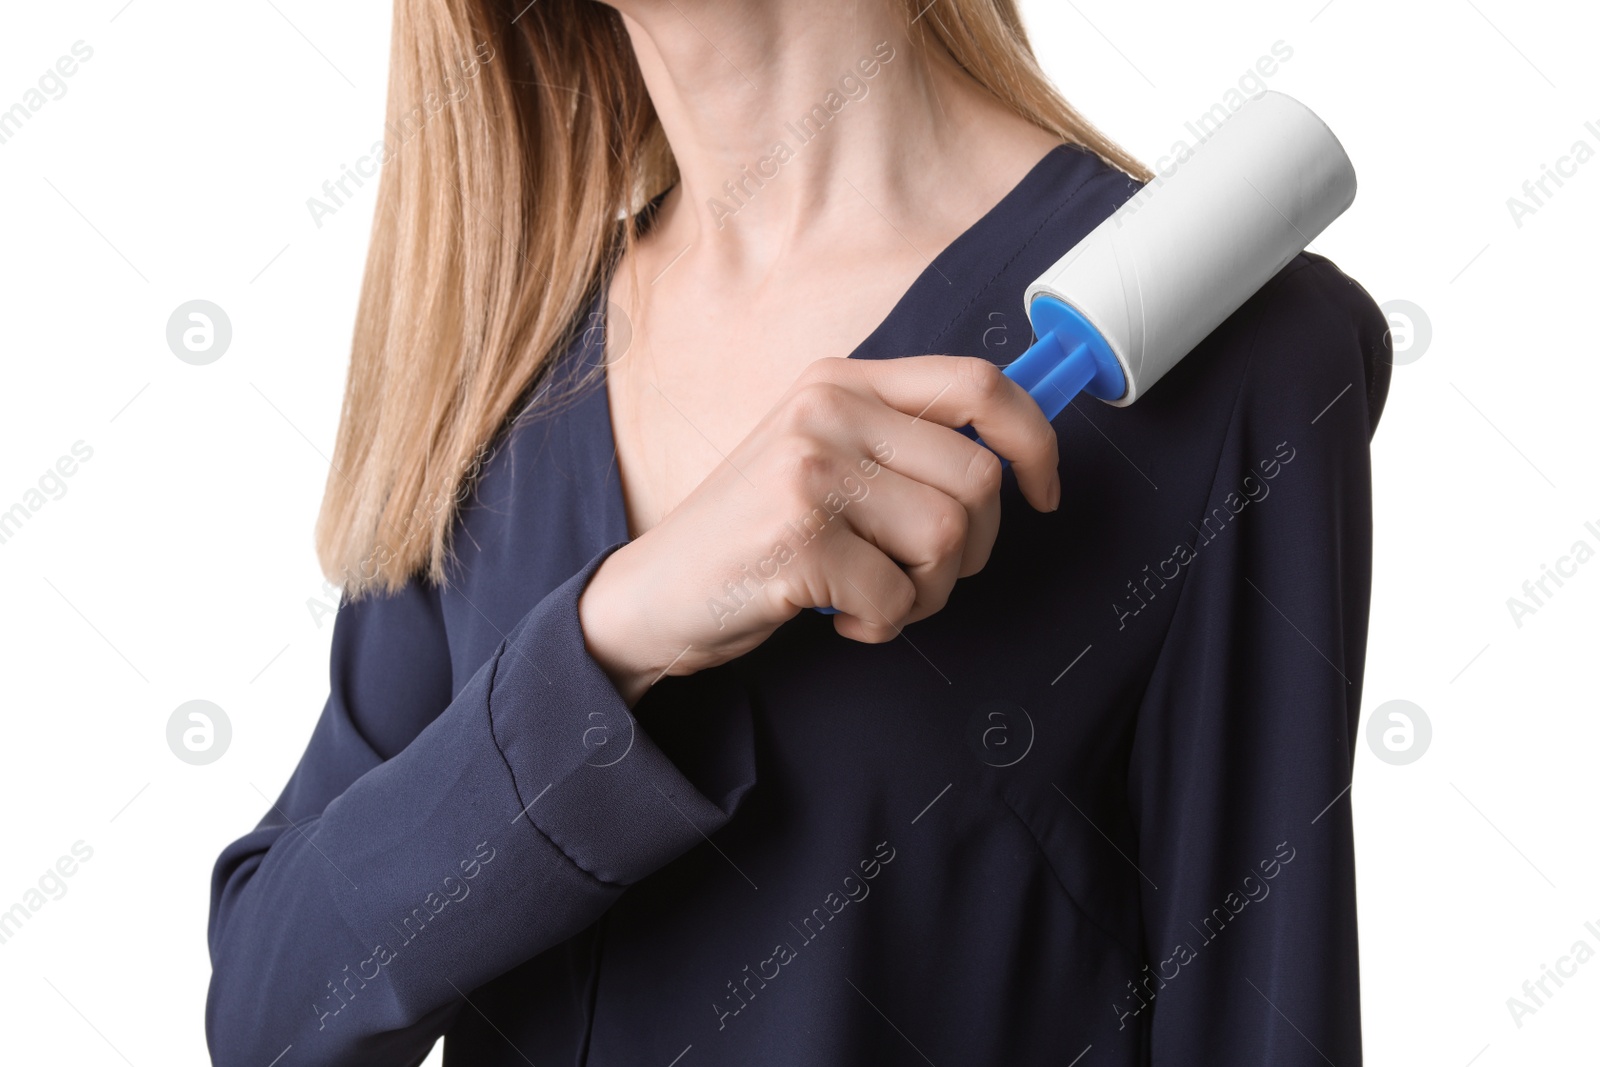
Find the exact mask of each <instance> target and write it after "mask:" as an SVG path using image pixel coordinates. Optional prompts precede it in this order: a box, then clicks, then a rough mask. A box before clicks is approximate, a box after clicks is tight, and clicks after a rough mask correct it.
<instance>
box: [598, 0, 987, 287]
mask: <svg viewBox="0 0 1600 1067" xmlns="http://www.w3.org/2000/svg"><path fill="white" fill-rule="evenodd" d="M617 6H619V7H622V8H623V9H624V20H625V24H626V26H627V28H628V32H629V35H630V37H631V39H632V42H633V47H634V51H635V53H636V55H637V56H638V61H639V65H640V68H641V70H642V72H643V74H644V79H645V83H646V86H647V87H648V89H649V92H650V97H651V100H652V101H653V103H654V104H655V108H656V112H657V114H658V115H659V116H660V119H661V124H662V127H663V130H664V131H665V133H666V136H667V140H668V142H669V143H670V144H671V146H672V150H673V154H674V156H675V157H676V159H677V162H678V168H679V172H680V174H681V182H680V184H679V185H678V187H677V188H676V189H674V190H673V192H672V193H671V195H670V196H669V197H668V200H667V203H666V205H665V206H664V209H663V225H670V226H672V228H673V229H674V230H676V231H677V233H678V234H679V235H680V236H681V237H683V238H686V239H688V240H691V241H693V242H695V243H696V244H697V245H699V246H700V247H701V248H702V249H705V250H706V251H712V252H719V253H720V254H721V255H723V256H725V257H728V258H730V259H734V260H739V261H744V262H750V261H767V262H771V261H772V260H773V259H775V258H776V257H777V256H778V255H779V254H780V253H781V252H783V251H784V250H786V249H789V248H792V247H793V246H795V245H796V244H797V243H800V242H802V241H803V240H804V238H805V236H806V235H807V234H809V233H814V232H817V231H819V230H820V231H826V229H827V223H828V220H829V219H830V218H833V217H835V216H839V215H840V214H841V212H840V211H838V210H836V209H837V208H840V207H844V208H846V210H844V211H843V212H842V214H843V216H844V217H859V214H860V212H861V211H862V210H865V208H864V207H863V205H862V201H865V202H866V205H868V206H870V205H876V204H892V203H893V204H899V203H915V202H918V201H919V200H922V199H925V198H924V197H923V196H922V195H921V194H923V193H924V191H925V186H926V185H927V184H928V183H930V182H933V181H935V180H936V178H937V176H938V175H940V174H944V175H949V174H950V173H951V170H952V168H954V169H955V170H956V171H957V172H962V171H965V170H966V169H967V168H966V165H965V164H963V163H962V162H961V160H960V158H959V156H958V145H959V144H960V143H961V142H962V140H963V137H964V136H965V135H966V134H967V133H968V132H969V131H970V130H971V128H972V127H973V125H974V124H975V123H978V122H981V121H982V120H983V118H984V117H985V116H990V115H992V112H993V109H994V108H997V107H998V106H999V105H998V104H997V103H995V102H994V101H993V100H992V99H990V98H989V97H988V96H987V94H985V93H984V92H983V91H982V90H981V89H980V88H979V87H978V86H977V85H976V83H974V82H972V81H971V79H969V78H967V77H966V76H965V75H964V74H963V73H961V72H960V71H958V70H957V69H956V68H955V66H954V64H953V62H951V60H950V59H949V58H948V57H947V56H946V55H944V53H943V51H942V50H941V49H939V48H937V46H930V47H920V46H915V45H913V44H912V42H911V41H910V40H909V39H908V37H907V34H906V31H905V25H904V18H905V16H904V15H903V13H902V9H901V7H900V5H899V4H898V3H897V2H895V0H877V2H872V0H784V2H782V3H752V2H732V0H639V2H637V3H629V4H626V5H624V4H618V5H617ZM946 180H948V179H946Z"/></svg>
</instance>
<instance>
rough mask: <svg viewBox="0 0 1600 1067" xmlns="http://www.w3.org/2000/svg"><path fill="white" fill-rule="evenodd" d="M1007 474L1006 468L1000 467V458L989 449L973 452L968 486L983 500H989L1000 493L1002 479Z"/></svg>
mask: <svg viewBox="0 0 1600 1067" xmlns="http://www.w3.org/2000/svg"><path fill="white" fill-rule="evenodd" d="M1004 473H1005V468H1003V467H1002V466H1001V465H1000V457H999V456H997V455H995V454H994V453H993V452H991V451H989V450H988V449H987V448H977V449H974V450H973V453H972V459H971V460H970V461H969V462H968V464H967V484H968V485H969V486H971V487H972V491H973V493H974V494H976V495H977V497H978V498H979V499H981V500H988V499H989V498H990V497H993V496H994V495H995V494H997V493H998V492H1000V479H1001V478H1002V477H1003V475H1004Z"/></svg>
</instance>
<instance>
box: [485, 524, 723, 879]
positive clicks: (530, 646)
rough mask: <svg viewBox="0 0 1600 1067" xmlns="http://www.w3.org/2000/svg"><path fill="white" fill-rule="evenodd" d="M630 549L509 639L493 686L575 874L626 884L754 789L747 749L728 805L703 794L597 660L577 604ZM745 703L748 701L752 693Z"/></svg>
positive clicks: (530, 784) (498, 738) (513, 754)
mask: <svg viewBox="0 0 1600 1067" xmlns="http://www.w3.org/2000/svg"><path fill="white" fill-rule="evenodd" d="M623 543H624V542H619V543H617V544H614V545H611V546H609V547H607V548H606V549H604V550H603V551H601V552H600V553H599V554H597V555H596V556H595V557H594V558H593V559H592V560H590V561H589V563H587V564H586V565H585V566H584V567H583V569H582V570H580V571H578V573H576V574H574V575H573V576H572V577H571V578H569V579H568V580H567V581H566V582H565V583H563V584H562V585H560V586H558V587H557V588H555V589H554V590H552V591H551V592H550V593H549V595H547V596H546V597H545V598H544V599H543V600H542V601H540V602H539V604H538V605H537V606H535V607H534V608H533V610H532V611H530V612H529V613H528V614H527V616H525V617H524V618H523V620H522V622H520V623H519V624H518V625H517V627H516V629H515V630H513V631H512V632H511V634H510V636H509V637H508V638H507V639H506V643H505V645H504V647H503V648H502V649H501V652H500V654H499V657H498V659H497V662H496V665H495V669H494V675H493V679H492V681H491V683H490V690H489V715H490V721H491V728H492V729H493V732H494V738H495V742H496V744H498V745H499V747H500V751H501V754H502V755H503V756H504V757H505V760H506V763H507V765H508V766H509V767H510V769H511V774H512V778H513V779H514V781H515V783H516V788H517V792H518V794H519V796H520V797H521V799H522V801H523V803H525V804H526V805H527V808H526V809H525V813H526V816H527V818H528V820H529V822H530V823H532V825H533V826H534V828H536V829H537V830H538V831H539V832H541V833H542V834H544V836H545V837H547V838H548V839H549V840H550V842H551V843H552V844H554V845H555V846H556V848H558V849H560V850H561V852H562V853H563V854H564V855H565V856H566V858H567V859H568V860H569V861H571V862H572V863H573V864H574V865H575V866H576V867H578V868H579V869H581V870H583V871H585V872H586V873H588V874H589V875H590V876H591V877H593V878H594V879H595V880H597V881H599V882H602V883H605V884H607V885H615V886H626V885H631V884H632V883H634V882H637V881H639V880H640V879H642V878H644V877H645V876H646V875H648V874H650V873H651V872H653V871H655V870H658V869H659V868H661V867H663V866H665V865H666V864H667V863H669V862H670V861H671V860H673V859H675V858H677V857H678V856H679V855H681V854H683V853H684V852H686V851H688V850H689V849H690V848H692V847H693V846H695V845H697V844H699V843H700V841H702V840H704V839H705V838H707V837H708V836H709V835H710V834H711V833H713V832H714V831H716V830H717V829H718V828H720V827H721V826H722V825H723V824H725V823H726V822H727V821H728V819H729V818H730V817H731V816H732V814H733V812H734V810H735V809H736V808H737V805H738V801H739V799H740V798H741V797H742V796H743V795H744V793H745V792H747V791H748V789H749V787H750V786H751V785H753V784H754V780H755V774H754V760H753V758H752V757H751V755H750V752H749V749H748V747H746V748H745V750H744V756H745V758H744V759H743V760H742V761H741V763H742V768H741V772H742V773H740V774H738V775H736V778H737V779H738V784H736V785H735V787H734V788H732V789H730V790H729V791H728V793H727V794H726V796H725V797H724V798H723V799H722V802H721V803H720V804H719V803H715V802H713V801H712V800H710V799H708V798H707V797H706V796H705V795H704V794H703V793H701V792H700V790H699V789H697V788H696V787H695V786H694V785H693V784H692V783H691V782H690V781H689V780H688V779H687V778H686V777H685V776H684V775H683V773H682V772H681V771H680V770H679V769H678V768H677V766H676V765H675V764H674V763H673V762H672V761H671V760H670V759H668V758H667V756H666V754H665V753H663V752H662V751H661V749H660V748H659V747H657V745H656V744H655V742H654V741H652V740H651V739H650V737H649V735H648V734H646V733H645V731H644V730H643V728H642V727H640V726H639V725H638V723H637V722H636V720H635V719H634V717H633V715H632V714H631V713H630V712H629V710H628V706H627V704H626V703H624V701H623V700H622V697H621V696H620V695H619V694H618V693H617V690H616V687H615V686H614V685H612V683H611V679H610V677H608V676H607V675H606V673H605V671H604V670H603V669H602V668H601V667H600V665H599V664H598V663H596V662H595V660H594V658H593V657H592V656H590V654H589V650H588V647H587V645H586V644H585V643H584V637H583V628H582V625H581V624H580V622H579V618H578V598H579V597H580V596H581V595H582V593H583V590H584V588H585V587H586V586H587V585H588V583H589V579H590V578H591V577H592V576H593V575H594V572H595V570H596V569H597V568H598V567H599V566H600V564H601V563H603V562H604V561H605V559H606V557H608V556H609V555H610V554H611V553H612V552H614V551H616V550H617V549H618V548H620V547H622V544H623ZM736 699H741V700H742V699H747V698H746V697H745V696H744V694H743V693H742V692H741V693H740V694H738V696H737V697H736Z"/></svg>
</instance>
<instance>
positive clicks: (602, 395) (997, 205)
mask: <svg viewBox="0 0 1600 1067" xmlns="http://www.w3.org/2000/svg"><path fill="white" fill-rule="evenodd" d="M1073 151H1082V150H1081V149H1079V148H1077V146H1075V145H1072V144H1069V143H1065V142H1063V143H1062V144H1059V145H1055V146H1054V147H1052V148H1051V149H1050V150H1049V151H1047V152H1046V153H1045V154H1044V155H1043V156H1041V157H1040V158H1039V159H1038V161H1037V162H1035V163H1034V164H1033V166H1032V167H1030V168H1028V171H1027V173H1025V174H1024V175H1023V176H1022V178H1021V179H1020V180H1018V181H1017V183H1016V184H1015V185H1013V186H1012V187H1011V188H1010V189H1008V190H1007V191H1006V193H1005V195H1003V196H1001V197H1000V199H999V200H997V201H995V202H994V204H993V205H992V206H991V207H990V208H989V209H988V210H987V211H985V212H984V213H983V214H982V215H980V216H978V218H977V219H976V220H975V221H974V222H973V223H972V224H971V225H969V226H968V227H967V228H966V229H964V230H962V231H961V232H960V233H959V234H957V235H956V236H955V237H954V238H953V239H952V240H951V241H950V243H949V244H947V245H945V246H944V248H943V249H941V250H940V251H939V253H938V254H937V255H935V256H934V257H933V258H932V259H931V260H929V261H928V265H927V266H926V267H924V268H923V270H922V272H921V273H920V274H918V275H917V276H916V277H915V278H913V279H912V280H911V284H910V285H908V286H906V289H905V292H903V293H901V294H900V298H899V299H898V300H896V301H895V302H894V305H893V306H892V307H890V308H889V312H888V314H886V315H885V316H884V317H883V319H882V320H880V321H879V323H878V324H877V325H876V326H874V327H873V328H872V329H871V330H870V331H869V332H868V333H867V335H866V336H865V337H863V338H862V339H861V340H860V342H859V343H857V344H856V346H855V348H853V349H851V350H850V354H849V355H848V356H846V357H845V358H846V359H884V358H893V357H891V356H886V355H874V354H873V353H872V349H873V348H874V347H876V346H877V342H878V340H879V338H880V337H881V336H882V335H883V334H885V333H887V332H888V331H889V330H890V328H891V327H893V326H894V325H896V324H897V323H898V321H899V319H900V317H901V316H902V314H904V312H905V309H906V308H907V307H909V306H910V305H912V304H913V303H915V302H916V300H917V298H919V297H920V296H921V295H922V292H923V290H925V289H928V288H929V287H931V286H935V285H944V286H946V287H948V288H951V289H954V288H955V285H956V283H955V281H953V280H952V279H951V277H950V274H957V275H961V276H963V277H967V276H970V275H971V274H973V273H974V272H973V271H972V270H971V269H970V267H971V262H972V260H973V258H974V257H973V256H972V255H971V254H970V252H969V246H971V245H973V244H975V243H978V241H979V238H980V236H981V235H982V233H983V232H984V231H986V230H988V229H989V228H990V227H992V226H994V225H995V224H996V222H997V221H998V220H1000V219H1002V218H1003V217H1004V216H1005V215H1007V214H1009V213H1010V210H1011V208H1012V207H1013V206H1014V205H1015V204H1016V203H1017V202H1018V201H1020V200H1023V199H1024V198H1025V197H1026V196H1027V195H1028V194H1029V193H1030V192H1032V190H1033V187H1034V186H1035V185H1036V184H1038V182H1040V181H1042V180H1044V179H1045V178H1046V177H1047V173H1046V172H1047V171H1048V170H1049V169H1051V166H1052V165H1053V164H1056V163H1058V162H1059V161H1060V160H1061V159H1062V155H1063V153H1067V152H1073ZM957 263H962V264H964V265H967V266H968V267H969V269H968V270H958V269H956V266H955V265H956V264H957ZM941 264H942V266H943V267H945V268H949V269H950V273H948V274H947V273H946V271H945V270H944V269H941ZM1018 299H1019V300H1020V299H1021V294H1020V293H1019V294H1018ZM610 309H611V302H610V291H609V288H607V287H605V286H602V288H601V289H600V291H599V292H598V293H597V294H596V295H595V298H594V303H593V304H592V305H591V313H590V315H589V317H588V319H589V321H590V322H594V321H597V320H596V318H595V316H597V315H598V316H599V319H598V321H599V322H600V323H601V329H600V330H598V331H593V332H594V333H596V334H598V335H599V336H600V337H602V338H603V337H604V336H605V326H606V325H607V324H608V323H607V318H608V315H609V312H610ZM588 333H589V332H588V331H586V336H587V335H588ZM608 370H609V368H608V366H607V364H606V361H605V358H604V356H603V355H602V357H601V360H600V374H599V375H598V376H597V378H596V383H597V389H596V391H597V392H598V394H599V400H598V403H599V405H600V409H601V410H600V414H601V416H602V417H601V418H600V419H599V420H598V421H599V423H600V432H601V434H602V440H601V441H600V446H601V447H600V448H599V449H596V450H595V451H596V453H598V454H604V452H605V451H607V450H609V451H610V453H611V458H610V460H609V461H608V463H609V466H608V469H607V470H606V471H605V474H604V477H602V478H601V479H600V481H601V484H603V485H604V486H605V491H606V494H607V499H606V501H605V504H606V507H605V511H606V514H605V517H604V519H603V520H602V525H603V536H604V538H605V545H603V546H600V547H606V546H609V545H614V544H618V543H622V542H630V541H632V540H634V538H633V535H632V534H631V533H629V532H628V502H627V499H626V497H625V496H624V495H623V491H622V464H621V463H620V461H619V460H618V458H617V436H616V427H615V426H614V424H613V422H612V412H611V390H610V386H609V384H608V382H607V373H608Z"/></svg>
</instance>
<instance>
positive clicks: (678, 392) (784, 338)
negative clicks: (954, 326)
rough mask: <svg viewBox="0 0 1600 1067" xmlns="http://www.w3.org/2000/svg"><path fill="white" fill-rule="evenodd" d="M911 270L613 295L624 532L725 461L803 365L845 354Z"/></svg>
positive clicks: (614, 400) (613, 415) (610, 388)
mask: <svg viewBox="0 0 1600 1067" xmlns="http://www.w3.org/2000/svg"><path fill="white" fill-rule="evenodd" d="M917 267H918V265H917V264H916V263H915V262H909V263H890V264H888V266H887V269H881V270H875V271H874V270H850V271H844V272H839V271H831V272H829V271H818V272H815V273H812V274H810V275H807V276H798V275H797V276H795V277H793V278H791V279H788V280H787V283H786V284H785V285H783V286H782V287H781V289H779V290H777V291H772V292H769V293H768V294H765V295H751V294H748V293H743V294H739V293H729V294H724V295H717V293H716V289H715V286H714V285H702V286H696V285H694V284H692V282H690V280H689V279H687V278H686V279H684V281H683V282H681V283H679V284H677V285H666V284H664V281H663V282H658V283H657V287H659V288H657V287H652V288H651V290H650V291H649V292H648V293H647V294H643V295H644V296H645V299H643V300H641V299H640V294H638V293H637V292H635V293H632V294H630V299H628V300H626V301H622V300H618V298H617V294H616V292H615V290H614V291H613V298H612V301H611V302H610V303H609V305H608V315H609V316H610V322H609V323H608V328H607V330H606V382H605V385H606V398H607V404H608V407H609V412H610V421H611V430H612V436H613V439H614V442H615V447H616V455H617V464H618V467H619V470H620V472H621V482H622V490H623V498H624V501H625V503H626V508H627V514H628V532H629V535H630V536H633V537H638V536H640V535H641V534H643V533H644V532H646V531H647V530H649V529H650V528H651V527H653V526H655V525H656V524H657V523H659V522H660V521H661V520H662V519H663V518H665V517H666V516H667V514H669V513H670V512H671V511H672V509H673V508H674V507H676V506H677V505H678V504H679V503H681V502H682V501H683V500H684V499H685V498H686V497H687V496H688V495H689V494H690V493H691V492H692V491H693V490H694V488H695V487H696V486H697V485H699V484H700V482H701V481H703V480H704V479H705V477H706V476H707V475H708V474H710V473H711V471H712V470H713V469H714V468H715V467H716V466H717V465H718V464H719V463H722V462H724V461H726V459H727V457H728V456H729V455H730V454H731V453H732V452H733V451H734V450H735V449H736V448H737V447H738V445H739V443H740V442H741V441H743V440H744V438H745V437H746V436H747V435H749V433H750V431H751V430H752V429H754V428H755V426H756V425H757V424H758V423H759V422H760V420H761V419H762V418H763V417H764V416H765V415H766V414H767V413H768V412H769V411H771V410H772V409H773V407H774V406H775V405H777V404H778V403H779V402H780V401H781V400H782V398H783V395H784V393H785V392H786V391H787V390H788V389H789V387H790V386H791V385H792V384H793V383H794V381H795V379H796V378H798V377H799V375H800V374H801V373H802V372H803V371H804V370H805V368H806V367H807V366H808V365H809V364H811V363H812V362H814V361H816V360H818V359H823V358H826V357H847V356H850V355H851V354H852V353H853V352H855V351H856V349H857V348H858V347H859V346H860V344H861V342H862V341H863V340H864V339H865V338H866V337H868V336H869V335H870V334H871V333H872V332H873V330H874V328H875V327H877V326H878V325H879V324H880V323H881V322H882V321H883V319H884V318H885V317H886V316H887V315H888V314H889V312H890V311H891V309H892V308H893V307H894V305H895V303H896V301H897V300H898V298H899V297H900V296H901V294H902V293H903V292H904V291H905V289H906V288H907V286H908V285H909V284H910V283H911V282H912V281H913V280H914V279H915V277H916V273H917ZM685 273H686V274H687V273H688V272H687V271H686V272H685ZM630 306H631V307H633V308H634V312H633V314H631V315H630V314H629V313H628V312H627V311H626V310H624V308H625V307H630Z"/></svg>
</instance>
